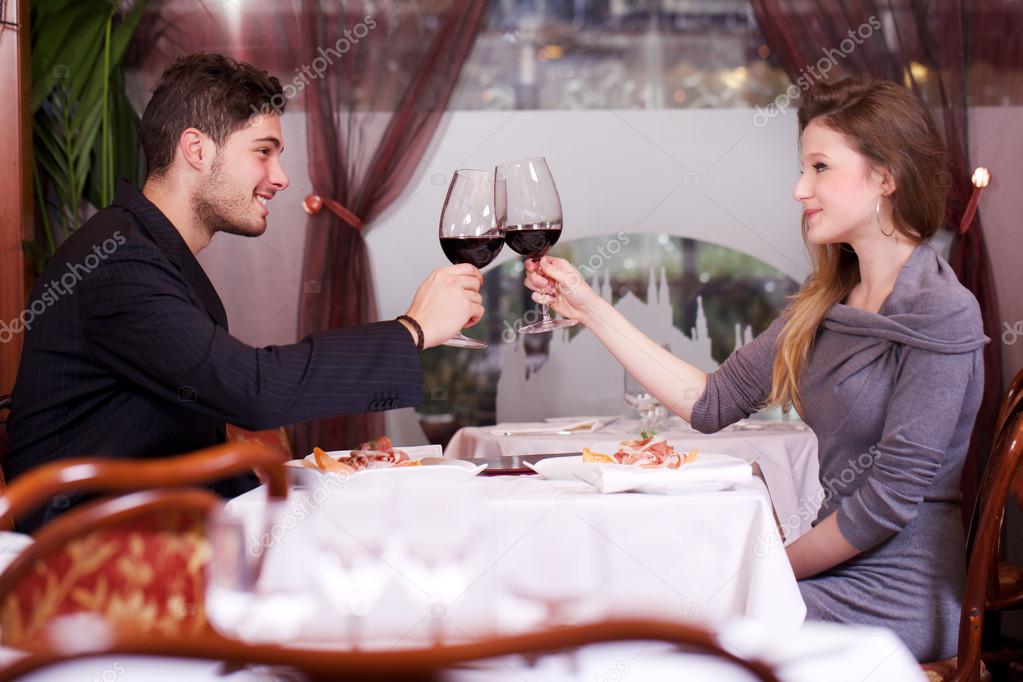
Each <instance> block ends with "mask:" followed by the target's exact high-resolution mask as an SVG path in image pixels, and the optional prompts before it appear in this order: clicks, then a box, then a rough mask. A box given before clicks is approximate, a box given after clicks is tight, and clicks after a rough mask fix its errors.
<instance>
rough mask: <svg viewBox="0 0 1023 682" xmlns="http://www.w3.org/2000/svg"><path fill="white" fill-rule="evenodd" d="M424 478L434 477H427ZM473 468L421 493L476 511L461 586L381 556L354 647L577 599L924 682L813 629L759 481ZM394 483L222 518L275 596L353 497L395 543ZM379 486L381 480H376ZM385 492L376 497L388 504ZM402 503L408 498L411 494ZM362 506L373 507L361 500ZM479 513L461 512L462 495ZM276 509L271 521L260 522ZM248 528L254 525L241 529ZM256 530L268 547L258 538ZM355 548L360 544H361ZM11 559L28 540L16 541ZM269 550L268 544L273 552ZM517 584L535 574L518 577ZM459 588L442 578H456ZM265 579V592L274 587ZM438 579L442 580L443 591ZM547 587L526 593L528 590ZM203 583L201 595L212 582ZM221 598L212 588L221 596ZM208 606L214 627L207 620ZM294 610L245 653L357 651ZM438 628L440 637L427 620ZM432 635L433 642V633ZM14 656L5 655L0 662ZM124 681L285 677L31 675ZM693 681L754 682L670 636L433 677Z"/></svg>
mask: <svg viewBox="0 0 1023 682" xmlns="http://www.w3.org/2000/svg"><path fill="white" fill-rule="evenodd" d="M420 469H421V470H427V469H429V467H425V466H424V467H421V468H420ZM462 471H463V472H465V473H463V474H461V475H460V477H459V480H458V481H457V482H456V483H447V482H445V483H444V484H443V485H437V484H436V482H432V483H431V482H427V484H426V486H425V487H427V488H432V489H433V491H434V492H439V493H440V495H439V496H434V497H431V498H429V499H430V504H431V507H430V510H431V513H430V516H431V517H432V519H433V520H440V521H442V524H441V526H433V527H434V528H436V527H445V528H446V527H450V528H452V529H454V528H455V527H456V526H459V524H458V523H456V522H455V521H456V519H455V518H454V517H453V516H446V515H452V514H456V513H457V514H461V515H464V514H466V512H467V511H468V512H471V516H472V517H473V518H474V521H475V522H474V523H472V524H468V526H466V524H461V526H460V527H469V526H471V527H472V528H474V529H475V531H474V533H473V534H472V535H471V536H470V537H471V540H472V543H471V545H472V546H471V551H468V552H466V553H465V554H464V555H461V556H460V557H459V562H460V563H461V564H462V569H464V570H462V571H461V580H460V581H457V582H458V589H456V590H455V592H452V591H451V590H450V587H451V584H450V582H451V581H450V580H447V582H448V583H449V584H448V585H447V588H446V589H440V590H439V591H438V587H437V585H435V584H433V582H434V581H435V580H436V579H437V578H438V577H440V578H444V577H445V576H444V575H442V574H435V575H432V576H431V575H427V574H421V573H417V572H416V571H415V570H414V568H413V567H412V566H411V565H406V564H405V563H404V562H403V558H402V556H401V555H400V553H397V554H395V553H391V552H387V551H381V552H380V553H379V556H376V557H375V558H374V561H373V565H372V566H370V568H371V570H372V571H373V572H375V573H376V574H377V575H382V576H385V577H386V579H387V580H386V582H385V583H381V584H382V585H383V586H384V589H383V590H382V592H383V596H382V598H381V599H379V601H378V602H377V603H375V604H374V605H373V609H371V610H370V611H368V612H366V613H364V614H363V615H364V617H363V618H362V621H361V623H360V625H359V632H360V637H359V640H358V642H357V644H358V646H359V648H360V649H365V650H380V651H392V650H397V649H402V648H418V647H423V646H431V645H434V644H444V643H459V642H463V643H464V642H469V641H473V640H476V639H478V638H484V637H489V636H495V635H501V634H511V633H517V632H524V631H528V630H530V629H532V628H536V627H544V626H546V625H551V624H553V623H554V621H552V618H553V617H554V616H555V611H554V610H551V609H550V608H549V607H550V606H551V604H550V603H548V602H550V600H551V599H552V597H554V596H556V595H557V594H563V595H565V596H567V597H570V599H569V601H570V602H571V603H568V604H562V605H561V606H562V607H564V606H568V607H570V608H568V610H567V611H564V612H560V616H559V617H565V618H566V620H568V619H571V620H573V621H574V622H580V621H585V620H588V619H602V618H613V617H617V616H622V617H629V616H637V617H650V618H656V619H663V620H666V621H670V622H685V621H687V620H689V621H693V622H696V623H699V624H701V625H703V626H705V627H710V628H713V629H714V630H715V631H717V632H718V633H719V636H720V638H721V641H722V642H723V643H724V645H725V646H726V648H728V649H729V650H731V651H733V652H735V653H738V654H741V655H743V656H748V657H753V658H758V659H760V660H763V661H765V662H767V663H769V664H770V665H771V666H772V667H774V669H775V671H776V673H777V675H778V677H779V679H780V680H782V681H783V682H809V681H810V680H819V679H829V680H849V681H856V682H861V681H865V680H878V681H881V680H908V681H914V680H923V679H925V678H924V677H923V676H922V674H921V672H920V669H919V667H918V666H917V664H916V662H915V661H914V660H913V658H912V656H911V654H910V653H909V651H908V650H907V649H906V647H905V646H904V645H903V644H902V643H901V642H900V641H899V640H898V638H897V637H896V636H895V635H894V634H893V633H892V632H891V631H889V630H886V629H884V628H876V627H861V626H850V625H838V624H831V623H813V622H811V623H807V622H804V620H805V612H806V611H805V606H804V604H803V602H802V599H801V597H800V595H799V590H798V585H797V583H796V581H795V578H794V576H793V574H792V571H791V568H790V566H789V564H788V560H787V558H786V556H785V552H784V548H783V547H782V546H780V544H778V543H777V542H771V541H770V540H769V538H770V537H771V533H772V532H776V530H777V529H776V525H775V522H774V519H773V515H772V514H771V503H770V498H769V496H768V494H767V489H766V487H765V486H764V483H763V481H762V480H761V479H759V478H756V477H752V476H751V477H749V478H748V480H745V481H742V482H739V483H734V482H733V483H731V484H729V485H724V486H720V487H717V488H715V489H703V488H700V487H695V488H694V489H693V490H691V491H681V492H677V493H675V494H648V493H638V492H621V493H614V494H608V493H602V492H600V490H599V489H598V488H597V487H595V486H594V485H592V484H591V483H586V482H583V481H579V480H548V479H544V478H543V477H541V476H538V475H521V476H495V477H484V476H480V475H478V473H480V472H477V471H475V470H474V469H471V468H469V469H467V468H465V467H462ZM408 473H409V472H403V473H401V474H399V475H401V476H405V479H406V485H404V486H398V487H393V486H391V485H383V486H382V485H380V484H379V482H378V483H374V484H372V485H368V484H366V483H365V482H364V481H363V479H360V478H359V475H354V476H352V477H350V478H348V479H338V478H336V477H333V476H323V477H322V479H316V478H310V477H309V476H304V477H293V482H292V485H291V487H290V488H289V494H288V498H287V500H286V501H284V502H279V501H273V500H270V499H269V498H268V496H267V490H266V488H265V487H263V486H261V487H259V488H256V489H254V490H252V491H249V492H248V493H245V494H243V495H241V496H239V497H237V498H234V499H233V500H230V501H228V502H227V503H226V505H225V508H224V511H225V513H228V514H230V515H232V516H235V517H238V518H242V519H246V520H247V521H252V522H253V525H252V526H251V528H254V529H255V531H254V534H253V535H252V537H251V538H250V539H252V540H254V541H258V542H260V543H262V545H261V546H262V547H263V549H264V550H274V551H273V552H268V553H267V554H266V556H265V557H264V559H265V561H262V562H261V564H260V565H261V566H262V568H263V570H264V571H266V572H267V573H271V572H277V574H278V575H276V576H275V580H276V584H277V585H278V586H280V585H285V586H286V585H292V586H294V585H296V584H297V583H301V582H303V580H304V578H303V576H308V575H310V569H311V567H314V566H315V565H316V559H315V557H316V555H317V554H318V553H320V551H321V549H322V547H319V546H317V544H316V537H315V536H316V533H315V532H311V531H312V529H315V528H318V529H320V530H321V531H322V530H323V529H324V528H325V529H327V530H328V532H329V533H331V534H332V535H337V536H346V535H350V534H351V533H353V532H358V529H357V528H355V527H353V526H352V525H351V524H350V523H349V517H347V516H346V515H345V514H344V513H343V510H345V509H349V510H350V509H351V507H347V508H346V507H344V506H343V505H342V506H338V505H337V504H335V503H336V502H338V501H340V500H344V499H346V498H353V497H354V498H356V499H363V498H359V495H369V496H370V498H372V497H373V496H376V499H377V500H382V499H386V500H388V504H389V505H390V506H391V507H392V508H393V509H392V513H391V515H390V516H388V517H387V518H388V519H389V520H394V519H397V520H398V522H397V526H398V528H396V529H395V533H396V534H398V535H400V534H401V533H402V532H407V531H408V529H409V528H423V529H427V530H429V529H430V528H431V526H430V525H416V524H412V525H405V524H403V523H402V522H401V521H400V519H401V517H402V515H403V514H404V513H406V512H419V513H421V512H422V511H423V508H422V507H418V508H415V507H414V505H413V503H412V502H411V501H409V500H410V499H412V498H414V497H415V493H416V488H417V487H418V485H419V484H418V483H417V481H418V480H426V479H418V478H417V473H418V472H413V473H411V476H409V475H408ZM385 479H386V477H384V478H382V479H381V480H385ZM380 495H383V496H384V497H383V498H381V497H380ZM403 498H407V499H404V501H403ZM366 499H369V498H366ZM459 500H461V502H463V503H464V502H465V501H466V500H469V501H471V506H469V507H466V506H465V505H464V504H462V505H459V504H458V501H459ZM271 508H276V512H275V515H274V516H273V524H274V525H273V526H272V527H268V526H266V525H265V523H266V518H267V516H266V515H267V511H268V510H269V509H271ZM246 527H247V528H248V527H249V526H246ZM260 533H262V536H261V537H257V535H258V534H260ZM353 537H354V535H353ZM0 539H6V540H7V542H9V544H10V547H11V550H12V552H11V553H12V554H14V553H16V551H17V549H18V548H19V547H20V548H23V547H24V546H26V544H27V543H28V542H30V540H29V539H28V538H24V537H18V536H17V534H11V535H10V536H9V537H6V538H0ZM268 540H269V542H268ZM522 576H526V577H528V578H529V580H521V579H517V578H521V577H522ZM450 577H451V576H447V578H450ZM275 580H271V581H270V584H273V583H274V582H275ZM440 582H441V583H444V582H445V580H443V579H442V580H440ZM536 584H539V587H536V589H534V586H536ZM208 587H209V586H208ZM214 588H215V586H214ZM210 594H211V592H210V591H209V589H208V591H207V610H208V611H210V617H211V622H213V623H214V625H215V626H216V622H215V621H216V618H215V613H214V612H213V611H212V610H211V609H212V607H211V606H210V604H209V599H210ZM293 603H294V602H289V601H287V600H283V601H278V602H273V601H271V602H267V604H266V605H265V607H266V608H264V609H263V610H262V611H261V612H260V613H259V614H257V615H258V617H256V618H252V619H251V622H250V623H249V625H250V626H251V627H249V629H248V630H247V631H246V633H245V634H246V636H245V637H238V634H239V633H238V632H237V631H224V632H223V634H225V635H227V636H235V637H238V638H239V639H244V640H246V641H251V642H257V643H258V642H271V643H274V644H282V645H285V646H289V645H290V646H294V647H308V646H313V647H315V648H320V649H322V648H324V647H327V648H337V649H339V650H347V649H349V648H351V647H352V646H354V645H355V644H356V642H355V640H354V639H353V630H351V629H350V627H349V624H346V623H345V620H346V619H345V617H344V614H341V613H339V612H338V610H337V608H336V605H335V603H334V602H333V600H332V599H331V598H330V596H329V595H317V599H316V600H315V603H316V604H317V605H318V607H319V608H318V610H317V611H316V612H315V613H311V614H309V616H308V618H306V619H305V623H304V625H303V628H304V629H300V630H294V629H292V630H290V631H288V632H284V630H282V629H281V624H282V623H286V622H288V621H289V620H293V618H292V616H293V613H289V611H291V610H292V609H291V606H292V605H293ZM438 623H440V624H441V625H442V627H441V629H440V630H438V628H437V625H438ZM438 633H441V635H442V636H441V637H440V639H438ZM21 655H23V654H22V652H19V651H16V650H13V649H7V648H4V649H0V663H9V662H11V661H13V660H15V659H16V658H18V657H19V656H21ZM70 676H74V677H75V678H76V679H77V678H88V679H94V678H95V679H117V680H135V679H137V680H147V682H148V681H150V680H162V679H166V680H171V679H184V678H187V679H192V680H229V681H235V682H237V681H248V680H276V679H282V680H283V679H288V680H290V679H295V677H294V676H293V674H292V673H287V672H285V671H281V670H279V669H273V668H267V667H262V666H255V667H249V668H242V669H235V670H225V668H224V667H223V666H222V665H220V664H216V663H213V662H208V661H200V660H188V659H168V658H161V657H132V656H121V655H119V656H108V657H99V658H95V659H88V660H78V661H72V662H68V663H64V664H61V665H60V666H57V667H54V668H51V669H48V670H45V671H40V672H38V673H36V674H34V675H32V676H31V677H29V678H27V679H32V680H37V681H43V680H57V679H69V677H70ZM625 678H631V679H637V680H639V679H692V680H715V681H719V680H720V681H724V682H731V681H735V682H739V681H741V680H749V679H753V678H752V677H750V676H749V675H748V674H747V673H744V672H743V671H741V670H739V669H738V668H735V667H734V666H732V665H731V664H729V663H726V662H723V661H721V660H716V659H713V658H710V657H708V656H706V655H701V654H699V653H694V652H692V651H686V650H681V649H679V648H677V647H674V646H671V645H667V644H665V643H663V642H644V641H635V642H613V643H605V644H594V645H589V646H585V647H582V648H581V649H579V650H577V651H576V652H574V653H571V654H567V653H554V654H551V655H548V656H543V657H539V658H536V657H522V656H507V657H502V658H499V659H491V660H487V661H479V662H474V663H471V664H466V665H460V666H456V667H454V668H451V669H449V670H446V671H443V673H442V674H441V675H440V678H439V679H443V680H449V681H451V682H475V681H476V680H480V681H482V680H516V681H518V680H530V681H532V680H550V681H554V680H565V681H568V680H571V681H576V680H579V681H581V680H593V679H597V680H622V679H625Z"/></svg>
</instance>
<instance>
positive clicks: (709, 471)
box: [597, 454, 753, 494]
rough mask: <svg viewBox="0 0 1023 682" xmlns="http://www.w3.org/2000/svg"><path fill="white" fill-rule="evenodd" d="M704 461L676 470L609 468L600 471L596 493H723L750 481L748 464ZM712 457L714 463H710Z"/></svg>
mask: <svg viewBox="0 0 1023 682" xmlns="http://www.w3.org/2000/svg"><path fill="white" fill-rule="evenodd" d="M700 456H701V457H704V461H702V462H701V461H697V462H693V463H692V464H683V465H682V466H681V467H680V468H678V469H667V468H660V467H658V468H656V469H644V468H642V467H636V466H628V465H625V464H609V465H607V466H605V467H602V468H601V472H600V476H599V477H598V478H597V489H598V490H599V491H600V492H602V493H622V492H626V491H634V492H641V493H657V494H664V493H680V492H698V491H710V490H723V489H724V488H727V487H729V486H731V485H735V484H738V483H747V482H749V480H750V479H751V478H752V477H753V468H752V467H751V466H750V464H749V462H747V461H745V460H743V459H739V458H738V457H729V456H727V455H704V454H701V455H700ZM711 457H713V459H711Z"/></svg>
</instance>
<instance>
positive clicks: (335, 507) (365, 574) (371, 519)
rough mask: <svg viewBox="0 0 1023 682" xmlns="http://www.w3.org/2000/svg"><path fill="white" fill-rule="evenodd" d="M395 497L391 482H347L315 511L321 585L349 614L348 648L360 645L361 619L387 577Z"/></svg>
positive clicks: (379, 596) (373, 604) (384, 588)
mask: <svg viewBox="0 0 1023 682" xmlns="http://www.w3.org/2000/svg"><path fill="white" fill-rule="evenodd" d="M398 501H399V497H398V495H397V493H396V491H394V490H392V489H390V488H386V487H384V488H373V487H366V488H363V489H359V488H346V489H345V490H342V491H340V492H339V493H338V494H336V495H331V496H330V497H329V498H328V499H327V501H326V503H325V506H324V510H323V513H322V514H319V515H317V516H316V517H314V522H315V523H314V528H315V531H314V532H315V535H316V543H317V546H318V548H319V549H320V550H321V553H320V559H321V564H320V568H321V574H322V575H323V576H324V578H325V579H324V581H323V586H324V590H323V591H324V592H325V594H326V597H327V600H328V601H329V603H330V604H331V605H332V606H333V607H334V609H335V610H336V611H338V612H340V613H342V614H345V615H346V616H347V618H348V639H349V642H350V645H351V648H352V649H359V648H361V647H362V645H363V638H364V634H365V633H364V632H363V631H364V629H365V627H364V626H365V623H366V621H367V619H368V617H369V615H370V614H371V613H372V612H373V610H374V609H375V608H376V606H377V604H378V603H379V602H380V600H381V599H382V598H383V596H384V594H385V593H386V591H387V588H388V586H389V584H390V582H391V572H390V571H389V570H388V565H389V560H391V561H393V558H390V555H391V554H392V553H393V545H394V537H393V532H392V531H393V529H394V525H395V521H396V518H397V514H396V512H395V505H396V503H397V502H398Z"/></svg>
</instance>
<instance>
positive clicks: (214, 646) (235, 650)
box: [0, 620, 778, 682]
mask: <svg viewBox="0 0 1023 682" xmlns="http://www.w3.org/2000/svg"><path fill="white" fill-rule="evenodd" d="M104 634H105V633H104ZM112 639H113V643H112V644H111V643H110V641H111V639H105V638H104V637H103V636H99V637H96V638H95V641H92V642H82V641H77V642H75V643H74V644H69V643H67V642H61V641H57V640H56V638H54V639H51V640H48V641H47V646H46V648H44V649H40V650H39V651H36V652H34V653H33V654H31V655H29V656H28V657H26V658H24V659H21V660H19V661H17V662H15V663H14V664H12V665H11V666H9V667H7V668H5V669H3V670H0V682H6V681H7V680H13V679H17V678H18V677H20V676H22V675H25V674H28V673H30V672H33V671H36V670H39V669H41V668H45V667H48V666H52V665H55V664H58V663H61V662H64V661H70V660H76V659H81V658H93V657H97V656H154V657H172V658H184V659H193V660H207V661H209V660H213V661H224V662H227V663H231V664H236V665H245V664H257V665H271V666H281V667H286V668H292V669H295V670H298V671H300V672H302V673H304V674H305V675H306V676H308V677H309V678H311V679H314V680H321V679H322V680H338V679H353V680H377V681H379V680H413V681H415V680H435V679H438V678H439V672H440V671H441V670H442V669H444V668H448V667H451V666H455V665H460V664H466V663H470V662H476V661H480V660H485V659H488V658H498V657H502V656H510V655H513V654H525V655H531V654H541V653H546V652H551V651H560V650H564V649H572V648H576V647H581V646H584V645H588V644H596V643H602V642H618V641H649V640H656V641H663V642H669V643H672V644H677V645H679V646H680V647H683V648H685V649H689V650H693V651H695V652H697V653H700V654H707V655H710V656H713V657H716V658H719V659H723V660H725V661H728V662H730V663H732V664H734V665H735V666H737V667H740V668H742V669H744V670H746V671H748V672H749V673H751V674H752V675H753V677H755V678H756V679H758V680H761V681H762V682H777V680H778V678H777V677H776V675H775V673H774V671H773V670H772V669H771V667H770V666H768V665H767V664H765V663H763V662H761V661H756V660H748V659H744V658H741V657H738V656H736V655H735V654H732V653H731V652H729V651H728V650H726V649H725V648H724V647H722V646H721V644H720V643H719V642H718V639H717V637H716V635H715V634H714V633H713V632H711V631H709V630H706V629H704V628H702V627H699V626H696V625H681V624H672V623H665V622H660V621H651V620H614V621H606V622H602V623H593V624H586V625H575V626H567V627H558V628H552V629H548V630H544V631H538V632H530V633H527V634H520V635H513V636H507V637H497V638H493V639H486V640H483V641H479V642H474V643H472V644H459V645H451V646H443V647H433V648H429V649H415V650H394V651H387V652H369V651H330V650H325V649H299V648H291V647H288V648H285V647H280V646H270V645H253V644H245V643H242V642H234V641H230V640H227V639H224V638H219V637H214V638H209V639H205V638H204V639H200V640H195V639H193V640H182V639H174V638H150V639H143V638H141V637H138V636H128V637H116V636H115V637H113V638H112Z"/></svg>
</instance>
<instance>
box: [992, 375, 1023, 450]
mask: <svg viewBox="0 0 1023 682" xmlns="http://www.w3.org/2000/svg"><path fill="white" fill-rule="evenodd" d="M1021 403H1023V368H1021V369H1020V370H1019V371H1018V372H1016V376H1014V377H1013V378H1012V381H1011V382H1010V383H1009V388H1008V389H1007V390H1006V391H1005V397H1003V398H1002V403H1001V405H999V406H998V419H996V420H995V437H996V438H997V436H998V434H999V433H1001V431H1002V429H1003V428H1005V424H1006V423H1007V422H1008V421H1009V418H1010V416H1011V415H1012V413H1013V412H1015V411H1018V410H1019V409H1020V405H1021Z"/></svg>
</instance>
